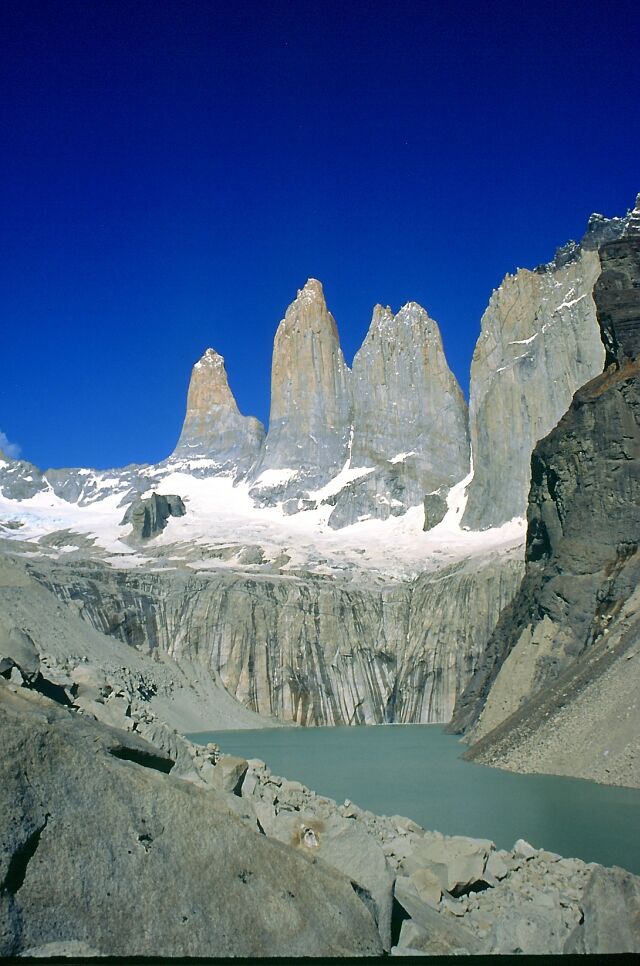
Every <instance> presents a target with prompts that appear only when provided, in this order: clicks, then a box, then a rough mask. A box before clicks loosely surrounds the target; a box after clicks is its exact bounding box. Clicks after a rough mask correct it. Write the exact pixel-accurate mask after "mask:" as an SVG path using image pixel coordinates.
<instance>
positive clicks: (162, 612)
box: [33, 555, 522, 725]
mask: <svg viewBox="0 0 640 966" xmlns="http://www.w3.org/2000/svg"><path fill="white" fill-rule="evenodd" d="M521 566H522V565H521V563H520V561H519V560H518V559H516V558H514V557H512V556H509V555H506V556H504V557H497V558H496V559H494V560H491V561H489V560H485V561H484V565H483V566H477V569H476V568H474V567H473V565H471V564H469V565H467V566H466V567H465V566H464V565H462V566H460V565H458V566H456V567H452V568H451V570H450V571H448V572H446V573H441V572H438V573H436V574H432V575H423V576H422V577H420V578H418V579H417V580H416V581H415V582H414V583H413V584H398V585H390V586H388V587H382V588H376V587H365V586H363V587H354V586H353V585H351V584H348V583H341V582H340V581H339V580H336V579H335V578H330V577H318V576H316V577H314V576H311V575H306V576H305V578H304V579H298V580H295V579H291V578H289V579H287V580H283V579H281V578H278V577H267V576H262V575H256V576H249V575H246V574H234V573H211V574H198V575H195V574H194V575H189V574H186V573H178V572H172V573H170V574H163V573H161V572H155V573H135V572H133V573H132V572H130V571H126V570H121V571H114V570H113V569H111V568H108V567H99V566H96V565H91V566H89V567H86V568H84V567H82V566H77V567H73V568H71V567H69V566H68V565H66V566H54V567H53V568H51V569H47V568H46V567H44V565H42V566H41V565H40V563H39V564H38V567H37V568H33V573H34V575H36V574H37V575H38V579H39V580H40V581H41V582H42V583H43V585H44V586H45V587H47V588H48V589H50V590H52V591H53V592H54V593H55V594H56V595H57V597H58V598H59V599H60V600H62V601H65V602H66V603H68V604H69V605H71V606H76V605H75V604H74V603H73V602H74V601H75V602H78V604H79V603H81V604H82V616H83V618H84V619H85V620H86V621H88V622H89V623H90V624H91V625H92V626H93V628H95V629H96V630H98V631H100V632H101V633H104V634H109V635H113V636H115V637H117V638H118V639H119V640H121V641H124V642H126V643H127V644H130V645H135V646H136V647H137V648H140V649H142V650H143V651H149V652H152V653H153V652H155V653H158V654H159V655H161V654H168V655H170V656H171V657H172V658H174V659H175V660H177V661H178V662H182V661H187V662H189V661H190V662H197V663H200V664H201V665H202V666H203V667H206V668H207V669H208V670H209V673H211V672H213V674H214V676H215V677H216V679H217V678H218V677H219V679H220V680H221V681H222V683H223V684H224V687H225V688H226V689H227V691H228V692H229V693H230V694H231V695H233V696H234V697H235V698H237V699H238V700H239V701H240V702H241V703H242V704H244V705H245V706H247V707H248V708H250V709H251V710H253V711H257V712H258V713H259V714H263V715H271V716H274V717H277V718H280V719H281V720H288V721H291V720H293V721H296V722H299V723H300V724H309V725H325V724H372V723H380V722H384V721H399V722H412V721H413V722H416V721H448V720H449V718H450V716H451V712H452V710H453V706H454V704H455V701H456V697H457V695H459V694H460V692H461V691H462V689H463V688H464V686H465V684H466V683H467V680H468V678H469V676H470V675H471V674H472V673H473V671H474V670H475V668H476V666H477V664H478V662H479V660H480V657H481V655H482V652H483V650H484V645H485V642H486V640H487V638H488V637H489V635H490V634H491V631H492V630H493V627H494V625H495V622H496V621H497V619H498V615H499V612H500V608H501V607H502V606H503V605H504V604H506V603H507V602H508V601H509V600H510V598H511V597H512V596H513V594H514V593H515V592H516V590H517V588H518V585H519V582H520V578H521Z"/></svg>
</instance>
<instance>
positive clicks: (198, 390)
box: [173, 348, 264, 472]
mask: <svg viewBox="0 0 640 966" xmlns="http://www.w3.org/2000/svg"><path fill="white" fill-rule="evenodd" d="M263 439H264V428H263V426H262V423H260V422H259V421H258V420H257V419H255V418H254V417H253V416H243V415H242V414H241V412H240V410H239V409H238V404H237V403H236V401H235V398H234V396H233V393H232V392H231V389H230V388H229V380H228V379H227V370H226V369H225V365H224V359H223V358H222V356H221V355H220V354H219V353H218V352H216V351H215V349H211V348H209V349H207V350H206V351H205V353H204V355H203V356H202V357H201V358H200V359H199V360H198V362H196V364H195V365H194V367H193V369H192V371H191V381H190V383H189V393H188V395H187V413H186V416H185V420H184V424H183V426H182V432H181V433H180V439H179V440H178V445H177V446H176V448H175V451H174V453H173V456H174V457H180V458H189V457H191V458H196V457H206V458H208V459H214V460H216V462H218V463H220V466H221V467H224V468H229V469H231V468H233V467H235V468H238V469H239V470H240V471H243V472H246V470H247V469H248V468H249V466H250V465H251V463H252V462H253V461H254V460H255V458H256V456H257V455H258V452H259V451H260V446H261V445H262V441H263Z"/></svg>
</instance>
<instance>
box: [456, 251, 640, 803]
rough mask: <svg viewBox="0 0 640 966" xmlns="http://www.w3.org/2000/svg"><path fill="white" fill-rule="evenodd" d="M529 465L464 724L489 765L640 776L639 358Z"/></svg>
mask: <svg viewBox="0 0 640 966" xmlns="http://www.w3.org/2000/svg"><path fill="white" fill-rule="evenodd" d="M637 267H638V271H639V272H640V263H638V266H637ZM621 278H622V276H621ZM624 278H626V279H627V281H626V283H625V284H627V285H629V284H631V281H632V280H630V278H629V277H628V276H624ZM636 281H638V279H636ZM620 292H622V294H624V289H620ZM596 296H597V297H599V292H598V290H596ZM607 306H609V308H608V309H607V312H608V313H609V314H608V315H607V318H609V319H610V318H611V315H610V303H609V302H607ZM531 465H532V482H531V492H530V497H529V511H528V531H527V551H526V553H527V565H526V575H525V578H524V580H523V582H522V585H521V588H520V591H519V593H518V594H517V596H516V597H515V598H514V600H513V602H512V603H511V605H510V606H509V607H508V608H507V609H506V610H505V611H504V612H503V614H502V616H501V618H500V621H499V623H498V625H497V626H496V630H495V632H494V634H493V637H492V639H491V641H490V642H489V645H488V647H487V650H486V652H485V654H484V656H483V658H482V660H481V662H480V666H479V668H478V669H477V671H476V672H475V674H474V676H473V677H472V679H471V681H470V683H469V685H468V686H467V688H466V690H465V691H464V693H463V695H462V697H461V699H460V701H459V703H458V706H457V708H456V714H455V719H454V726H455V727H465V726H466V727H468V726H469V725H473V732H472V737H473V738H474V739H475V740H476V742H477V744H476V745H475V746H474V749H473V750H472V751H471V752H470V753H469V754H470V756H473V757H475V758H477V759H479V760H481V761H485V762H489V761H491V762H495V763H501V764H503V765H504V764H507V763H511V764H512V765H513V766H515V767H517V768H525V769H527V770H531V769H534V770H535V769H537V770H550V771H554V772H556V773H559V774H570V775H579V776H582V777H596V778H598V780H600V781H610V780H611V778H612V777H615V778H616V780H617V781H619V782H621V783H624V784H629V782H630V780H631V781H632V782H634V781H639V780H640V772H639V771H638V764H637V763H634V754H633V749H634V744H635V742H636V741H637V723H636V721H635V719H634V716H633V714H631V713H629V714H625V715H623V716H621V715H620V707H621V706H623V707H626V706H628V703H629V702H633V701H635V694H636V689H637V682H638V667H637V666H636V665H635V664H634V662H633V661H628V660H626V657H627V655H628V654H629V653H631V654H632V653H633V651H632V650H631V647H632V642H633V640H634V638H637V633H638V628H639V627H640V600H638V593H637V591H638V584H639V581H640V561H639V559H638V554H637V546H638V542H639V541H640V362H639V361H638V360H636V361H632V360H628V359H627V361H626V362H625V363H624V364H622V365H621V366H620V367H619V368H618V367H617V366H610V367H609V368H608V369H607V370H606V371H605V372H604V373H602V375H600V376H598V377H597V378H596V379H593V380H592V381H591V382H589V383H587V384H586V385H585V386H583V387H582V389H580V390H579V391H578V392H577V393H576V395H575V397H574V400H573V402H572V404H571V406H570V408H569V410H568V411H567V413H566V414H565V416H564V417H563V418H562V419H561V420H560V422H559V423H558V426H557V427H556V428H555V429H554V430H553V431H552V432H551V433H550V434H549V435H548V436H547V437H546V438H545V439H543V440H541V441H540V442H539V443H538V445H537V447H536V449H535V452H534V454H533V457H532V464H531ZM623 665H624V666H623ZM634 682H635V683H634ZM594 689H596V690H597V699H595V698H594ZM622 695H628V697H629V702H627V703H626V704H625V702H624V701H623V700H621V697H622ZM594 701H595V703H594ZM491 733H493V735H492V736H491ZM614 762H617V764H615V763H614Z"/></svg>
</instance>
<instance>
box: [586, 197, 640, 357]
mask: <svg viewBox="0 0 640 966" xmlns="http://www.w3.org/2000/svg"><path fill="white" fill-rule="evenodd" d="M600 261H601V263H602V273H601V275H600V277H599V279H598V281H597V282H596V288H595V292H594V297H595V299H596V302H597V305H598V321H599V322H600V328H601V330H602V341H603V342H604V345H605V349H606V350H607V363H610V362H614V361H615V362H617V363H618V364H622V363H624V361H625V360H626V359H637V358H638V356H639V355H640V195H638V199H637V201H636V207H635V209H634V210H633V211H632V212H631V214H630V216H629V219H628V223H627V226H626V228H625V230H624V232H623V234H622V237H621V238H618V239H615V240H614V241H610V242H607V243H606V244H605V245H603V246H602V248H601V249H600Z"/></svg>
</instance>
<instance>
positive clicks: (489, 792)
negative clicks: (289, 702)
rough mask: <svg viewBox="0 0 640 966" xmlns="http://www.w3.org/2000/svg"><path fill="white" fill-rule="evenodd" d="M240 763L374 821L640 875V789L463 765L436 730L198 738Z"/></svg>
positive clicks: (450, 740) (453, 745)
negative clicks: (398, 818) (397, 821)
mask: <svg viewBox="0 0 640 966" xmlns="http://www.w3.org/2000/svg"><path fill="white" fill-rule="evenodd" d="M189 737H190V738H191V739H192V740H193V741H196V742H197V743H200V744H206V743H207V742H210V741H213V742H217V743H219V744H220V746H221V748H222V750H223V751H224V752H226V753H230V754H233V755H241V756H244V757H248V758H260V759H262V760H264V761H265V762H266V764H267V765H268V767H269V768H270V769H271V770H272V771H273V772H274V773H275V774H277V775H286V776H287V778H288V779H294V780H297V781H300V782H302V783H303V784H304V785H306V786H308V787H310V788H313V789H315V791H317V792H318V794H321V795H326V796H328V797H329V798H333V799H335V800H336V801H344V800H345V799H352V800H353V801H355V802H357V804H358V805H359V806H360V807H361V808H365V809H368V810H370V811H372V812H375V813H376V814H379V815H380V814H383V815H407V816H408V817H410V818H412V819H413V820H414V821H415V822H417V823H418V824H419V825H421V826H423V827H424V828H429V829H437V830H438V831H440V832H442V833H444V834H445V835H469V836H472V837H480V838H489V839H492V840H493V841H494V842H495V843H496V845H497V846H498V848H505V849H508V848H511V847H512V846H513V843H514V842H515V841H516V839H518V838H521V837H523V838H525V839H526V840H527V841H529V842H531V843H532V844H533V845H534V846H536V847H538V848H545V849H549V850H550V851H553V852H559V853H560V854H561V855H575V856H578V857H579V858H581V859H583V860H585V861H587V862H599V863H601V864H603V865H607V866H609V865H619V866H622V867H624V868H626V869H629V870H630V871H632V872H635V873H636V874H638V873H640V841H639V840H638V836H637V828H638V816H639V815H640V789H636V788H621V787H612V786H608V785H599V784H596V783H595V782H588V781H583V780H580V779H574V778H565V777H562V776H556V775H519V774H514V773H511V772H507V771H502V770H499V769H496V768H488V767H486V766H483V765H478V764H476V763H474V762H466V761H463V760H462V758H461V757H460V751H461V748H460V744H459V741H458V739H457V738H456V737H455V736H452V735H448V734H445V732H444V729H443V728H442V727H441V726H439V725H393V726H388V725H387V726H379V727H359V728H353V727H351V728H349V727H338V728H331V727H330V728H277V729H271V728H269V729H261V730H255V731H254V730H242V731H224V732H217V731H216V732H200V733H198V734H191V735H190V736H189Z"/></svg>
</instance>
